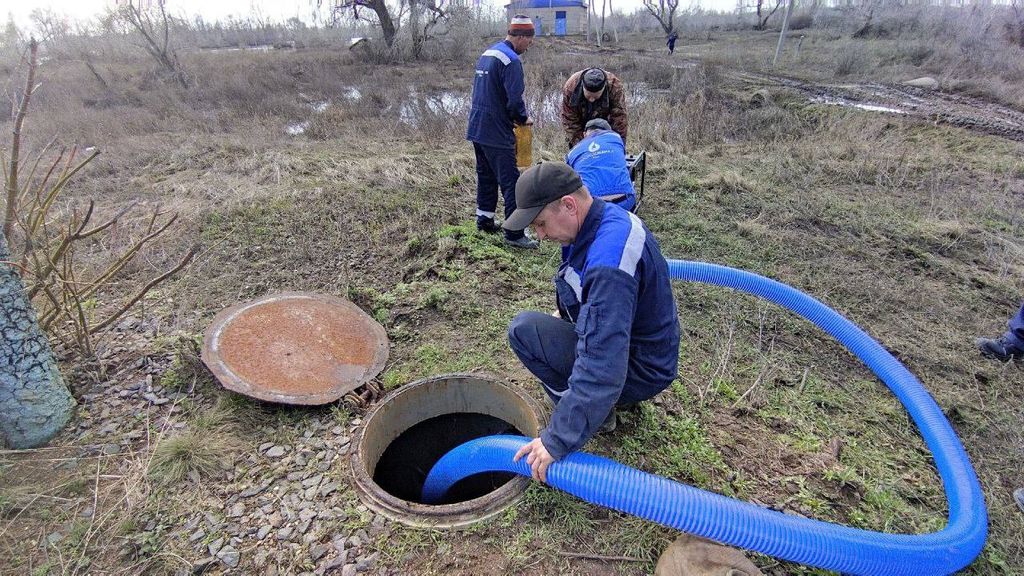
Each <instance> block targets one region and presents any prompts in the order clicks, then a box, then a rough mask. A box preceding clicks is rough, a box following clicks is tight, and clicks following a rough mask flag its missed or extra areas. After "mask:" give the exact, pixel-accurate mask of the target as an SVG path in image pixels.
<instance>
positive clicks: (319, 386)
mask: <svg viewBox="0 0 1024 576" xmlns="http://www.w3.org/2000/svg"><path fill="white" fill-rule="evenodd" d="M202 357H203V362H204V363H205V364H206V366H207V367H209V368H210V370H211V371H212V372H213V374H214V375H215V376H216V377H217V379H218V380H220V383H221V384H223V385H224V387H225V388H227V389H229V390H234V391H235V392H239V393H241V394H245V395H247V396H252V397H253V398H259V399H260V400H267V401H270V402H283V403H285V404H326V403H328V402H333V401H335V400H337V399H338V398H341V397H342V396H343V395H344V394H345V393H347V392H351V391H352V390H355V389H356V388H358V387H359V386H360V385H362V384H364V383H366V382H367V381H369V380H371V379H372V378H373V377H374V376H376V375H377V374H379V373H380V371H381V370H382V369H383V368H384V362H386V361H387V358H388V338H387V334H386V333H385V332H384V328H383V327H382V326H381V325H380V324H378V323H377V322H375V321H374V320H373V318H370V317H369V316H368V315H367V314H366V313H365V312H363V311H362V310H360V309H359V307H358V306H356V305H355V304H353V303H351V302H349V301H348V300H344V299H341V298H336V297H334V296H326V295H322V294H308V293H303V292H284V293H280V294H272V295H270V296H264V297H262V298H259V299H256V300H253V301H251V302H246V303H243V304H237V305H235V306H232V307H230V308H228V309H226V310H224V311H222V312H221V313H220V314H218V315H217V317H216V318H214V319H213V324H211V325H210V327H209V328H208V329H207V330H206V336H205V338H204V339H203V354H202Z"/></svg>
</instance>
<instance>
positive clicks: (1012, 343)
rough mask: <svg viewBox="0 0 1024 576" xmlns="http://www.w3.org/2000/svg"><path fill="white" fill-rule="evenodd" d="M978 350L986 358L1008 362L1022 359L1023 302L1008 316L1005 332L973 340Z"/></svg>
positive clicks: (1023, 342) (1023, 353) (1023, 334)
mask: <svg viewBox="0 0 1024 576" xmlns="http://www.w3.org/2000/svg"><path fill="white" fill-rule="evenodd" d="M974 344H975V345H976V346H977V347H978V351H980V352H981V355H982V356H984V357H986V358H992V359H995V360H999V361H1000V362H1008V361H1010V360H1017V361H1020V360H1024V304H1022V305H1021V307H1020V310H1018V311H1017V314H1015V315H1014V316H1013V318H1010V322H1009V326H1008V329H1007V330H1006V332H1004V333H1003V335H1002V336H999V337H998V338H978V339H977V340H975V341H974Z"/></svg>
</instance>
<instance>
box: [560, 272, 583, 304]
mask: <svg viewBox="0 0 1024 576" xmlns="http://www.w3.org/2000/svg"><path fill="white" fill-rule="evenodd" d="M563 277H564V278H565V282H566V283H567V284H568V285H569V286H571V287H572V291H573V292H575V293H576V300H579V301H580V302H582V301H583V285H582V283H581V282H580V275H579V274H577V273H576V270H574V269H573V267H572V266H569V267H568V268H566V269H565V275H564V276H563Z"/></svg>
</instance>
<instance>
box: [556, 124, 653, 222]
mask: <svg viewBox="0 0 1024 576" xmlns="http://www.w3.org/2000/svg"><path fill="white" fill-rule="evenodd" d="M565 162H566V164H568V165H569V166H571V167H572V169H573V170H575V171H576V173H577V174H579V175H580V178H582V179H583V185H584V186H586V187H587V190H589V191H590V195H591V196H594V197H597V198H600V199H602V200H604V201H605V202H611V203H613V204H617V205H618V206H619V207H621V208H623V209H624V210H628V211H630V212H632V211H633V207H634V206H636V191H635V190H634V189H633V181H632V180H630V179H629V165H627V164H626V145H625V144H623V143H622V136H619V134H618V133H617V132H615V131H613V130H612V126H611V124H609V123H608V121H607V120H605V119H604V118H594V119H593V120H591V121H590V122H587V126H586V131H585V132H584V133H583V140H580V142H579V144H577V145H576V146H574V147H573V149H572V150H570V151H569V153H568V154H566V156H565Z"/></svg>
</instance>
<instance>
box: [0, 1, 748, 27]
mask: <svg viewBox="0 0 1024 576" xmlns="http://www.w3.org/2000/svg"><path fill="white" fill-rule="evenodd" d="M325 1H329V0H325ZM482 1H483V2H485V3H488V4H492V5H500V6H504V5H505V4H506V3H507V0H482ZM593 1H595V2H600V0H593ZM691 2H692V3H693V4H696V5H700V6H702V7H704V8H706V9H709V10H732V9H733V8H734V7H735V6H736V0H680V9H682V8H683V7H685V6H690V5H691ZM115 3H116V2H115V0H0V18H2V19H3V21H4V22H6V21H7V15H8V14H13V15H14V18H15V21H16V22H18V24H19V25H25V24H27V22H28V15H29V13H30V12H32V10H33V9H35V8H49V9H51V10H53V11H54V12H55V13H58V14H66V15H68V16H71V17H73V18H78V19H89V18H91V17H92V16H94V15H96V14H99V13H100V12H103V10H104V9H105V8H106V7H107V6H110V5H114V4H115ZM613 4H614V6H615V9H616V11H624V12H632V11H634V10H636V9H637V8H639V7H640V6H641V0H614V2H613ZM310 6H311V2H309V1H308V0H167V8H168V11H169V12H170V13H172V14H176V15H186V16H190V15H194V14H200V15H202V17H203V19H204V20H207V21H213V20H221V19H225V18H227V17H228V16H237V17H246V16H250V15H252V14H254V13H258V14H260V15H262V16H263V17H264V18H268V19H272V20H278V21H284V20H287V19H288V18H291V17H299V18H301V19H303V20H306V21H309V20H310V13H311V7H310ZM597 6H598V9H600V4H597Z"/></svg>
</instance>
